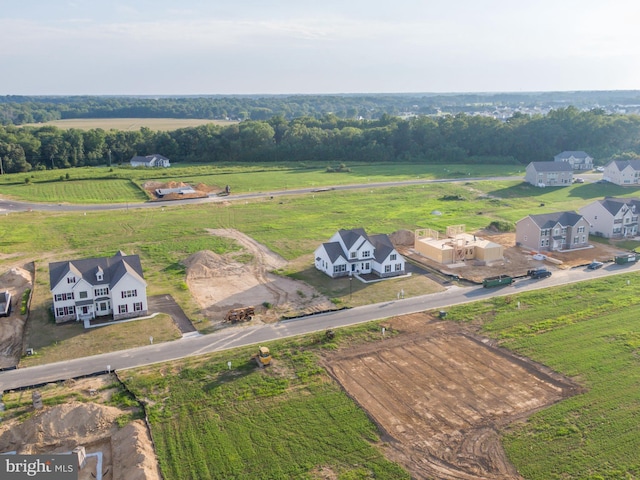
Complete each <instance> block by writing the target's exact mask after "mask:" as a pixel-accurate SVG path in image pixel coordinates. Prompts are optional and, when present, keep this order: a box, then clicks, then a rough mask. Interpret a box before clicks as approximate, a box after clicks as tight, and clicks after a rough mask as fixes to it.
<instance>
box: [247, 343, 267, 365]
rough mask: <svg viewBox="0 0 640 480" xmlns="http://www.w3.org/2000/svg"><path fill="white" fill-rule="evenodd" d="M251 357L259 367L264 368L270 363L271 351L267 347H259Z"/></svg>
mask: <svg viewBox="0 0 640 480" xmlns="http://www.w3.org/2000/svg"><path fill="white" fill-rule="evenodd" d="M251 359H252V360H255V362H256V363H257V364H258V366H259V367H260V368H264V367H266V366H267V365H270V364H271V352H270V351H269V349H268V348H267V347H259V348H258V353H256V354H253V355H251Z"/></svg>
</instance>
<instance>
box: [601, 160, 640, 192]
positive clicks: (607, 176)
mask: <svg viewBox="0 0 640 480" xmlns="http://www.w3.org/2000/svg"><path fill="white" fill-rule="evenodd" d="M602 179H603V180H606V181H607V182H611V183H615V184H616V185H622V186H625V185H638V184H640V159H636V160H612V161H610V162H609V163H607V164H606V165H605V167H604V172H603V173H602Z"/></svg>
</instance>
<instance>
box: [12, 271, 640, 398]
mask: <svg viewBox="0 0 640 480" xmlns="http://www.w3.org/2000/svg"><path fill="white" fill-rule="evenodd" d="M637 271H640V263H638V264H633V265H626V266H619V265H615V264H610V265H606V266H605V267H604V268H602V269H600V270H596V271H589V270H587V269H586V268H576V269H572V270H563V271H558V272H554V274H553V276H552V277H550V278H547V279H543V280H529V279H521V280H518V281H516V282H515V283H514V284H513V285H511V286H507V287H502V288H497V289H484V288H482V287H464V288H461V287H457V286H451V287H449V288H448V289H447V290H446V291H443V292H439V293H435V294H431V295H423V296H419V297H413V298H407V299H403V300H397V301H392V302H385V303H377V304H373V305H366V306H363V307H357V308H352V309H349V310H340V311H337V312H331V313H325V314H320V315H313V316H309V317H303V318H298V319H295V320H289V321H282V322H279V323H276V324H269V325H257V326H246V325H241V326H235V327H229V328H225V329H223V330H220V331H218V332H216V333H212V334H209V335H200V336H192V335H188V336H185V337H184V338H182V339H181V340H176V341H174V342H168V343H162V344H155V345H149V346H146V347H139V348H134V349H130V350H124V351H119V352H113V353H105V354H101V355H95V356H91V357H85V358H80V359H76V360H69V361H65V362H60V363H53V364H48V365H43V366H38V367H30V368H24V369H18V370H9V371H5V372H1V373H0V390H5V391H6V390H10V389H13V388H18V387H21V386H28V385H37V384H41V383H47V382H53V381H57V380H63V379H67V378H73V377H78V376H82V375H86V374H90V373H93V372H99V371H104V370H107V369H111V370H116V369H126V368H133V367H138V366H142V365H147V364H152V363H157V362H165V361H170V360H175V359H179V358H183V357H188V356H192V355H200V354H204V353H210V352H215V351H221V350H227V349H231V348H235V347H240V346H245V345H252V344H259V343H266V342H269V341H271V340H276V339H279V338H286V337H291V336H296V335H301V334H305V333H311V332H316V331H324V330H326V329H327V328H329V327H331V328H338V327H343V326H347V325H354V324H357V323H362V322H368V321H371V320H377V319H384V318H388V317H391V316H394V315H404V314H408V313H416V312H422V311H424V310H432V309H438V310H440V309H445V308H447V307H449V306H451V305H457V304H461V303H468V302H473V301H476V300H480V299H483V298H488V297H492V296H496V295H514V294H517V293H518V292H524V291H528V290H535V289H540V288H548V287H552V286H556V285H562V284H566V283H574V282H580V281H585V280H589V279H592V278H598V277H606V276H610V275H617V274H620V273H625V272H637Z"/></svg>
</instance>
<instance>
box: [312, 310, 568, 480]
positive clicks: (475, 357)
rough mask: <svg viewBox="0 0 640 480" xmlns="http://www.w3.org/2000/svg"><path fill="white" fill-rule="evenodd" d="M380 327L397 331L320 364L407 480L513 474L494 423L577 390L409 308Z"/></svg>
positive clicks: (522, 415)
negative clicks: (370, 423)
mask: <svg viewBox="0 0 640 480" xmlns="http://www.w3.org/2000/svg"><path fill="white" fill-rule="evenodd" d="M388 328H390V329H394V330H398V331H400V333H399V334H398V335H397V336H395V337H394V338H391V339H388V340H385V341H383V342H382V343H380V342H378V343H373V344H366V345H362V346H359V347H356V348H349V349H348V350H344V351H339V352H335V353H333V354H329V355H328V356H327V357H326V358H325V366H326V368H327V369H328V371H329V372H330V373H331V375H332V376H333V377H334V378H335V379H336V380H337V381H338V382H340V384H341V385H342V386H343V388H344V389H345V390H346V391H347V393H348V394H349V395H350V396H351V397H352V398H354V399H355V401H356V402H357V403H358V404H359V405H361V406H362V408H364V409H365V410H366V411H367V412H368V414H369V415H370V417H371V418H372V419H373V420H374V421H375V422H376V423H377V424H378V425H379V427H380V428H381V430H382V431H383V432H384V435H383V440H384V441H385V450H386V453H387V455H388V457H389V458H391V459H392V460H394V461H397V462H399V463H400V464H402V465H403V466H404V467H405V468H407V470H408V471H409V472H410V473H411V475H412V476H413V477H414V478H438V479H467V480H471V479H474V480H477V479H496V480H497V479H500V480H504V479H520V478H521V477H520V476H519V475H518V473H517V472H516V470H515V468H514V467H513V466H512V465H511V464H510V463H509V462H508V460H507V458H506V456H505V453H504V450H503V448H502V445H501V444H500V434H499V432H500V430H501V428H502V427H504V426H506V425H507V424H509V423H511V422H513V421H515V420H518V419H522V418H526V417H527V416H529V415H530V414H531V413H533V412H535V411H536V410H539V409H542V408H544V407H546V406H548V405H550V404H552V403H555V402H558V401H560V400H562V399H563V398H566V397H568V396H571V395H574V394H576V393H578V392H579V391H580V389H579V387H578V386H577V385H576V384H575V383H573V382H571V381H570V380H569V379H566V378H564V377H562V376H561V375H559V374H557V373H555V372H552V371H551V370H549V369H548V368H546V367H544V366H542V365H539V364H536V363H534V362H531V361H530V360H528V359H523V358H520V357H516V356H515V355H513V354H512V353H510V352H508V351H506V350H504V349H501V348H499V347H497V346H496V345H494V344H493V343H492V342H491V341H489V340H488V339H485V338H482V337H479V336H478V335H476V334H475V333H474V332H472V331H471V330H470V329H469V328H467V327H465V326H462V325H458V324H454V323H451V322H443V321H436V320H434V319H433V318H432V317H430V316H429V315H427V314H415V315H407V316H403V317H397V318H393V319H391V320H390V321H389V325H388Z"/></svg>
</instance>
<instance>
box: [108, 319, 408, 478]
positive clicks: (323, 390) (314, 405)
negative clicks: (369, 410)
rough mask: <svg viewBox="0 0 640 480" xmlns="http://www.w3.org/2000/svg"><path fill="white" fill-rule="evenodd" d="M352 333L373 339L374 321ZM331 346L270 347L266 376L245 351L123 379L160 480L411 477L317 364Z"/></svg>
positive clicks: (317, 341) (309, 341) (317, 342)
mask: <svg viewBox="0 0 640 480" xmlns="http://www.w3.org/2000/svg"><path fill="white" fill-rule="evenodd" d="M352 331H353V332H356V335H365V336H369V337H374V336H375V338H379V326H378V325H377V324H370V325H368V326H365V327H358V328H356V329H353V330H352ZM336 341H337V340H336ZM336 341H334V342H329V343H325V342H326V340H323V339H322V337H321V336H319V335H310V336H307V337H305V338H304V339H302V340H300V339H298V340H296V341H291V340H287V341H280V342H274V343H272V344H269V346H270V347H271V350H272V353H273V355H274V361H273V364H272V365H271V366H269V367H267V368H266V369H259V368H258V367H256V365H255V364H254V363H253V362H251V361H249V356H250V354H251V353H253V349H247V348H244V349H237V350H233V351H230V352H223V353H219V354H214V355H211V356H205V357H197V358H193V359H187V360H185V361H181V362H173V363H171V364H163V365H156V366H151V367H148V368H145V369H141V370H137V371H124V372H122V374H121V377H122V378H123V379H124V381H125V383H126V385H127V386H128V388H130V389H131V390H132V391H133V392H134V393H135V394H136V396H137V397H138V398H144V399H145V401H146V402H147V405H148V407H147V413H148V416H149V420H150V422H151V428H152V433H153V438H154V442H155V445H156V452H157V455H158V458H159V461H160V465H161V468H162V473H163V476H164V478H166V479H167V480H174V479H199V478H207V479H217V478H220V479H232V478H264V479H290V478H301V479H305V478H307V479H312V478H319V477H317V476H316V475H314V473H316V474H319V473H320V472H321V471H322V470H324V471H327V470H328V471H330V472H332V473H333V474H335V475H336V478H340V479H345V480H348V479H370V478H376V479H409V478H410V477H409V475H408V474H407V473H406V472H404V471H403V470H402V468H400V467H399V466H398V465H397V464H394V463H391V462H389V461H387V460H386V459H385V458H384V457H383V455H382V454H381V452H380V451H379V450H378V449H377V448H376V444H379V442H380V439H379V436H378V432H377V430H376V427H375V426H374V425H373V424H372V423H371V421H370V420H369V418H368V417H367V416H366V414H365V413H364V412H363V411H361V410H360V409H359V408H358V407H357V406H356V405H355V403H354V402H353V401H352V400H351V399H350V398H349V397H348V396H347V395H346V394H345V393H344V392H343V391H342V390H341V389H340V388H339V387H338V385H336V384H334V383H333V382H332V381H331V380H330V379H329V377H328V376H327V374H326V373H325V372H324V369H322V368H321V367H320V366H319V365H318V363H317V362H318V357H317V352H318V350H317V347H324V348H328V347H335V345H336V343H335V342H336ZM228 361H230V362H231V365H232V367H231V369H228V367H227V362H228Z"/></svg>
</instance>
